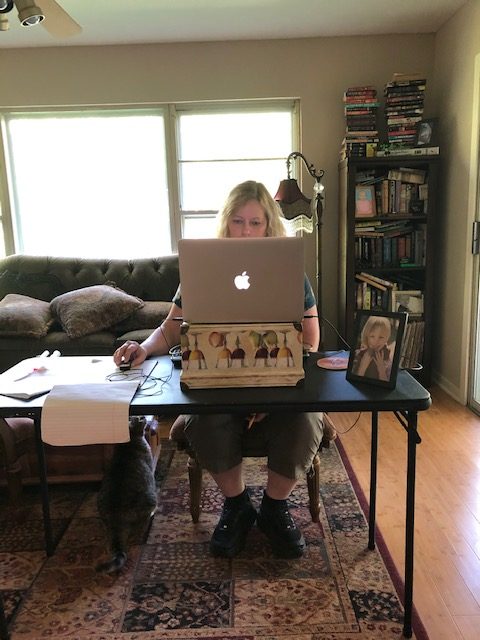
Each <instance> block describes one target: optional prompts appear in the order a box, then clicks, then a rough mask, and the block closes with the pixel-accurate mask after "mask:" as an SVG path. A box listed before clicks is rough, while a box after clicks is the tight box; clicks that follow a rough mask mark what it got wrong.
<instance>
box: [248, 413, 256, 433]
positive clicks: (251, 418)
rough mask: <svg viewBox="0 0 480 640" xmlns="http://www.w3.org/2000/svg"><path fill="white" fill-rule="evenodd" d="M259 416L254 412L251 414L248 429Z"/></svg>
mask: <svg viewBox="0 0 480 640" xmlns="http://www.w3.org/2000/svg"><path fill="white" fill-rule="evenodd" d="M256 417H257V414H256V413H254V414H252V415H251V416H250V418H249V419H248V424H247V429H250V428H251V427H252V425H253V423H254V422H255V418H256Z"/></svg>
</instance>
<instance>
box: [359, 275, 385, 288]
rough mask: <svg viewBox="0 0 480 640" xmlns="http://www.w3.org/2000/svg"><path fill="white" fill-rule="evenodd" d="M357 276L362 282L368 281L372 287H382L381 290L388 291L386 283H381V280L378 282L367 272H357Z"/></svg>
mask: <svg viewBox="0 0 480 640" xmlns="http://www.w3.org/2000/svg"><path fill="white" fill-rule="evenodd" d="M355 278H356V279H357V280H360V281H361V282H366V283H367V284H369V285H370V286H371V287H376V288H377V289H380V291H387V287H386V286H385V285H383V284H380V282H376V281H375V280H373V279H371V278H370V276H369V275H368V274H367V273H356V274H355Z"/></svg>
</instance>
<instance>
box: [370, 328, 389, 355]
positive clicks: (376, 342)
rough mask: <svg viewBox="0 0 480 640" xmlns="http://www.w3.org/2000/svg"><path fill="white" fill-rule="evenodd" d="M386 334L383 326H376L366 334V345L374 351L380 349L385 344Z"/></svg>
mask: <svg viewBox="0 0 480 640" xmlns="http://www.w3.org/2000/svg"><path fill="white" fill-rule="evenodd" d="M387 341H388V335H387V332H386V331H385V329H384V328H383V327H379V326H376V327H374V328H372V329H371V330H370V331H369V332H368V334H367V346H368V348H369V349H373V350H374V351H380V349H383V347H384V346H385V345H386V344H387Z"/></svg>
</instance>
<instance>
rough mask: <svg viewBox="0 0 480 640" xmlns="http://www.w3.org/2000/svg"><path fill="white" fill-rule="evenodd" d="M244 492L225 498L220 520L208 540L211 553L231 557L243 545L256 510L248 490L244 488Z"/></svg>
mask: <svg viewBox="0 0 480 640" xmlns="http://www.w3.org/2000/svg"><path fill="white" fill-rule="evenodd" d="M244 494H245V495H244ZM244 494H241V495H240V496H236V497H235V498H225V502H224V503H223V509H222V514H221V516H220V520H219V521H218V524H217V526H216V527H215V531H214V532H213V535H212V538H211V540H210V552H211V554H212V555H214V556H222V557H223V558H233V557H234V556H236V555H237V554H239V553H240V551H241V550H242V549H243V547H244V546H245V540H246V538H247V533H248V532H249V531H250V529H251V528H252V526H253V524H254V522H255V519H256V517H257V512H256V511H255V508H254V506H253V504H252V503H251V501H250V496H249V494H248V491H247V490H245V492H244Z"/></svg>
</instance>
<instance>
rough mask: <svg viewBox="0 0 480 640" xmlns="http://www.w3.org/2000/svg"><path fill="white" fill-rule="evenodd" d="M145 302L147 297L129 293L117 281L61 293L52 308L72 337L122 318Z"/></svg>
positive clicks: (96, 329)
mask: <svg viewBox="0 0 480 640" xmlns="http://www.w3.org/2000/svg"><path fill="white" fill-rule="evenodd" d="M143 305H144V302H143V300H140V298H136V297H135V296H131V295H129V294H128V293H125V291H122V290H121V289H119V288H118V287H116V286H115V283H106V284H100V285H93V286H91V287H84V288H82V289H76V290H75V291H69V292H67V293H64V294H62V295H60V296H57V297H56V298H54V299H53V300H52V301H51V303H50V308H51V311H52V314H53V315H54V316H55V317H56V318H58V320H59V321H60V323H61V325H62V327H63V329H64V331H65V332H66V333H67V335H68V337H69V338H79V337H81V336H85V335H88V334H90V333H94V332H98V331H101V330H102V329H106V328H107V327H111V326H112V325H114V324H116V323H117V322H121V321H122V320H124V319H125V318H127V317H128V316H129V315H131V314H132V313H133V312H134V311H136V310H137V309H139V308H141V307H143Z"/></svg>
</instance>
